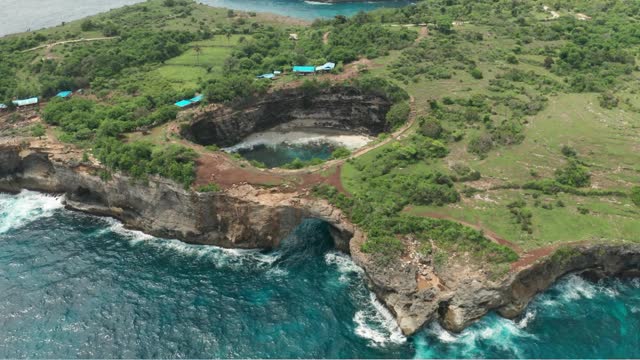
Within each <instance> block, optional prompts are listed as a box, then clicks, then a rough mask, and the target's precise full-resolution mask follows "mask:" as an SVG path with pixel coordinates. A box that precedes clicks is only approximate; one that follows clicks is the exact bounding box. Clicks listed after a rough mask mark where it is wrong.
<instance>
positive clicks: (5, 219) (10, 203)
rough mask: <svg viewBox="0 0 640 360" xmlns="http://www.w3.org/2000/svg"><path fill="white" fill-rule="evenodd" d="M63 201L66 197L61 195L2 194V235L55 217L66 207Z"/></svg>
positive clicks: (34, 193) (24, 192)
mask: <svg viewBox="0 0 640 360" xmlns="http://www.w3.org/2000/svg"><path fill="white" fill-rule="evenodd" d="M63 200H64V197H63V196H60V195H58V196H56V195H46V194H41V193H37V192H33V191H26V190H25V191H22V192H21V193H19V194H18V195H9V194H0V234H3V233H6V232H7V231H9V230H11V229H18V228H21V227H23V226H25V225H27V224H29V223H31V222H32V221H34V220H36V219H40V218H43V217H49V216H51V215H53V214H54V213H55V212H56V210H58V209H61V208H63V207H64V204H63Z"/></svg>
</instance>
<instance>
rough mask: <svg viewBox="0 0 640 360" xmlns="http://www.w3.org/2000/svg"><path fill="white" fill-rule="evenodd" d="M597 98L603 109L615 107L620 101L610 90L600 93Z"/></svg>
mask: <svg viewBox="0 0 640 360" xmlns="http://www.w3.org/2000/svg"><path fill="white" fill-rule="evenodd" d="M598 100H599V101H600V106H601V107H603V108H605V109H613V108H616V107H618V104H619V102H620V100H618V98H617V97H616V96H615V95H614V94H613V93H612V92H610V91H607V92H604V93H602V94H600V96H599V97H598Z"/></svg>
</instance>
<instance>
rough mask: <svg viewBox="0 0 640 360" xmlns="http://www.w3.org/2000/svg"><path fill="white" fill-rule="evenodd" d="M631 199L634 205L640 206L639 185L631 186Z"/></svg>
mask: <svg viewBox="0 0 640 360" xmlns="http://www.w3.org/2000/svg"><path fill="white" fill-rule="evenodd" d="M631 201H633V203H634V204H636V206H640V186H634V187H633V188H631Z"/></svg>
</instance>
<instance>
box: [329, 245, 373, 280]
mask: <svg viewBox="0 0 640 360" xmlns="http://www.w3.org/2000/svg"><path fill="white" fill-rule="evenodd" d="M324 261H325V263H326V264H327V265H335V266H336V268H337V270H338V272H339V273H340V282H342V283H348V282H349V276H350V275H352V274H362V273H364V270H362V268H361V267H360V266H358V265H356V263H355V262H353V260H351V258H350V257H349V256H348V255H346V254H343V253H341V252H338V251H330V252H328V253H326V254H325V255H324Z"/></svg>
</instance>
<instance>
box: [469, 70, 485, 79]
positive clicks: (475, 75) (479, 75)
mask: <svg viewBox="0 0 640 360" xmlns="http://www.w3.org/2000/svg"><path fill="white" fill-rule="evenodd" d="M469 73H470V74H471V76H472V77H473V78H474V79H477V80H480V79H482V78H484V75H483V74H482V71H481V70H480V69H478V68H473V69H471V70H470V71H469Z"/></svg>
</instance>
